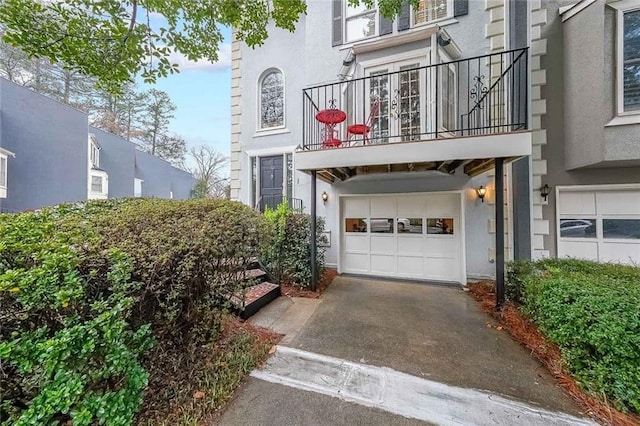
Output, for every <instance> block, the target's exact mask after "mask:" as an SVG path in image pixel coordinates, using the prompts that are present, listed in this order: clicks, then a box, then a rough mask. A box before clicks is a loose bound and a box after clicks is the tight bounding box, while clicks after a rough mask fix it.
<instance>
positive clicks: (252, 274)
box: [243, 269, 267, 281]
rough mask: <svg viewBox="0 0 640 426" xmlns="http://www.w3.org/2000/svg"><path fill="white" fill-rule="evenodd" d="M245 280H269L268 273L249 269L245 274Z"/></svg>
mask: <svg viewBox="0 0 640 426" xmlns="http://www.w3.org/2000/svg"><path fill="white" fill-rule="evenodd" d="M243 279H244V280H259V281H265V280H266V279H267V273H266V272H265V271H263V270H262V269H249V270H246V271H245V272H244V277H243Z"/></svg>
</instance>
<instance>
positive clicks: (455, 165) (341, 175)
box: [317, 157, 518, 183]
mask: <svg viewBox="0 0 640 426" xmlns="http://www.w3.org/2000/svg"><path fill="white" fill-rule="evenodd" d="M517 158H518V157H509V158H505V162H509V161H513V160H515V159H517ZM494 162H495V159H493V158H483V159H477V160H449V161H439V162H422V163H402V164H386V165H385V164H383V165H372V166H358V167H335V168H324V169H319V170H317V173H318V178H319V179H320V180H322V181H324V182H327V183H336V182H342V181H345V180H348V179H351V178H354V177H356V176H362V175H370V174H389V173H408V174H410V173H420V172H441V173H446V174H453V173H455V172H456V171H457V170H458V169H460V170H461V171H464V173H465V174H467V175H469V176H470V177H473V176H477V175H479V174H482V173H484V172H486V171H488V170H490V169H492V168H493V167H494Z"/></svg>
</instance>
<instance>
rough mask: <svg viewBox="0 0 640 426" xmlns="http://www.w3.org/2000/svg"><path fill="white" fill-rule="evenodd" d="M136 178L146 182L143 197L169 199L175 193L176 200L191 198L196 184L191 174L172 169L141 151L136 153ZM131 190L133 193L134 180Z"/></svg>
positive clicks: (165, 163)
mask: <svg viewBox="0 0 640 426" xmlns="http://www.w3.org/2000/svg"><path fill="white" fill-rule="evenodd" d="M135 177H136V178H138V179H142V180H144V182H143V183H142V196H143V197H158V198H169V196H170V193H171V192H172V191H173V198H174V199H177V200H180V199H186V198H189V195H190V192H191V189H192V188H193V185H194V184H195V181H194V179H193V177H192V176H191V175H190V174H189V173H187V172H184V171H182V170H179V169H176V168H174V167H172V166H171V164H169V163H168V162H166V161H165V160H163V159H161V158H158V157H154V156H153V155H151V154H147V153H146V152H142V151H139V150H136V151H135ZM131 190H132V191H131V192H133V179H132V180H131Z"/></svg>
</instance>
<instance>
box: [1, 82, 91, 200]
mask: <svg viewBox="0 0 640 426" xmlns="http://www.w3.org/2000/svg"><path fill="white" fill-rule="evenodd" d="M0 114H1V115H2V126H1V127H0V133H1V134H2V147H3V148H5V149H8V150H9V151H11V152H13V153H15V154H16V157H15V158H11V159H10V162H9V166H8V176H7V179H8V182H9V188H8V191H7V192H8V196H7V198H6V199H4V200H2V206H1V207H2V208H3V209H8V210H14V211H21V210H30V209H36V208H39V207H42V206H50V205H55V204H59V203H62V202H72V201H79V200H84V199H86V198H87V153H88V149H87V128H88V125H87V115H86V114H85V113H83V112H81V111H78V110H76V109H73V108H70V107H67V106H66V105H63V104H60V103H58V102H56V101H53V100H51V99H49V98H47V97H45V96H42V95H40V94H38V93H35V92H33V91H31V90H28V89H25V88H24V87H22V86H18V85H16V84H14V83H12V82H10V81H8V80H5V79H0Z"/></svg>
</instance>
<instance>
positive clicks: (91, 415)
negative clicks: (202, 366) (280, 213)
mask: <svg viewBox="0 0 640 426" xmlns="http://www.w3.org/2000/svg"><path fill="white" fill-rule="evenodd" d="M263 231H264V221H263V219H262V217H261V216H260V215H258V214H256V213H255V212H253V211H252V210H251V209H249V208H247V207H245V206H242V205H241V204H239V203H233V202H227V201H200V200H198V201H196V200H192V201H184V202H177V201H168V200H139V199H138V200H124V201H107V202H89V203H86V204H84V203H83V204H76V205H63V206H59V207H57V208H52V209H44V210H42V211H41V212H38V213H24V214H18V215H0V235H1V238H0V323H1V324H2V327H1V328H0V397H1V400H2V402H1V404H0V421H1V422H2V424H12V425H13V424H17V425H21V424H25V425H26V424H50V423H52V424H56V423H57V424H64V423H66V422H68V421H72V422H73V424H74V425H83V424H94V423H101V424H110V425H125V424H130V423H131V422H132V421H133V418H134V416H135V413H136V412H137V411H138V409H139V407H140V404H141V401H142V398H143V395H144V389H145V387H146V386H147V383H148V381H152V382H153V381H154V380H160V379H161V377H162V376H163V374H164V375H166V374H170V373H168V372H166V371H159V370H158V366H157V365H155V363H154V361H155V360H154V356H156V355H157V354H158V353H159V352H158V351H159V350H162V351H163V352H164V354H166V353H175V354H178V355H176V356H177V357H179V353H180V351H181V350H185V348H187V347H194V346H197V345H198V344H200V343H201V342H204V341H206V340H207V339H211V338H213V337H215V336H216V335H217V333H218V332H219V331H220V314H221V312H222V308H223V307H224V305H225V303H226V302H225V301H226V295H227V294H228V293H229V292H232V291H234V290H235V289H237V288H238V286H240V285H242V284H241V283H242V281H243V274H244V270H245V269H246V267H247V265H248V263H249V260H250V259H251V258H252V257H253V256H255V255H256V254H257V247H259V245H260V239H261V235H262V234H263ZM154 341H155V343H156V348H154V350H153V351H152V352H149V350H150V348H151V347H152V345H153V343H154Z"/></svg>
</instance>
